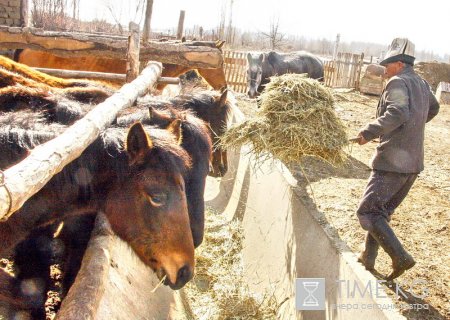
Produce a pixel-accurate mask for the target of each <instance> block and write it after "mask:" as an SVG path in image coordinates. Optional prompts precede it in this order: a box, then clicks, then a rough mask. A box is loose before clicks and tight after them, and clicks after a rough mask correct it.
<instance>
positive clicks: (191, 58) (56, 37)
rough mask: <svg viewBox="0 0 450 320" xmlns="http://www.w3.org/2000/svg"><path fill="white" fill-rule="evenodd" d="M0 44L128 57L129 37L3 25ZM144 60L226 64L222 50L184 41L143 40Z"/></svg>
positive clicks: (201, 65)
mask: <svg viewBox="0 0 450 320" xmlns="http://www.w3.org/2000/svg"><path fill="white" fill-rule="evenodd" d="M0 45H1V47H3V48H9V49H23V48H31V49H35V50H41V51H51V53H53V54H55V55H58V56H62V57H80V56H91V55H94V56H98V57H105V58H112V59H124V58H125V55H126V50H127V38H125V37H123V36H112V35H109V36H106V35H102V34H91V33H71V32H54V31H43V30H42V29H36V28H18V27H7V26H0ZM139 56H140V60H141V61H149V60H154V61H160V62H162V63H170V64H177V65H182V66H187V67H192V68H203V69H217V68H221V67H222V64H223V59H222V53H221V52H220V50H219V49H218V48H211V47H209V46H190V45H186V44H183V43H173V42H156V41H151V42H147V43H142V44H141V48H140V52H139Z"/></svg>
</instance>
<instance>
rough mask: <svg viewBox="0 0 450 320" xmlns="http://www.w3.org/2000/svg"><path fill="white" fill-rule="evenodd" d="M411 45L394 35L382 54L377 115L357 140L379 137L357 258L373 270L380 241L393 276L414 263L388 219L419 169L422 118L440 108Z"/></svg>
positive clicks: (360, 216)
mask: <svg viewBox="0 0 450 320" xmlns="http://www.w3.org/2000/svg"><path fill="white" fill-rule="evenodd" d="M414 59H415V58H414V44H412V42H410V41H409V40H408V39H400V38H397V39H394V41H393V42H392V44H391V46H390V48H389V50H388V52H387V54H386V56H385V58H384V60H383V61H381V62H380V64H381V65H382V66H385V67H386V76H387V78H388V79H389V80H388V82H387V84H386V88H385V90H384V91H383V93H382V95H381V98H380V101H379V102H378V107H377V119H376V120H375V121H373V122H371V123H369V124H368V125H367V126H366V127H365V128H364V129H362V130H361V131H360V132H359V134H358V138H357V140H358V141H357V142H358V143H359V144H360V145H363V144H366V143H367V142H369V141H371V140H373V139H375V138H379V139H380V144H379V145H378V147H377V150H376V153H375V155H374V157H373V159H372V169H373V170H372V174H371V176H370V178H369V182H368V184H367V187H366V190H365V191H364V195H363V198H362V200H361V203H360V205H359V208H358V210H357V215H358V219H359V222H360V224H361V226H362V228H363V229H364V230H367V231H368V232H367V235H366V241H365V249H364V251H363V252H362V253H361V255H360V257H359V259H358V261H359V262H361V263H362V264H364V266H365V267H366V269H367V270H374V266H375V259H376V257H377V253H378V248H379V246H381V247H382V248H383V249H384V250H385V251H386V252H387V253H388V254H389V256H390V257H391V259H392V269H393V270H392V272H391V274H389V275H388V276H387V277H386V279H387V280H392V279H395V278H397V277H398V276H400V275H401V274H403V273H404V272H405V271H406V270H408V269H410V268H412V267H413V266H414V265H415V261H414V259H413V257H412V256H411V255H409V254H408V252H407V251H406V250H405V249H404V248H403V246H402V244H401V243H400V241H399V240H398V239H397V237H396V236H395V233H394V232H393V230H392V229H391V227H390V226H389V224H388V222H389V221H390V219H391V215H392V214H393V212H394V210H395V209H396V208H397V207H398V206H399V205H400V203H401V202H402V201H403V199H404V198H405V197H406V195H407V194H408V191H409V190H410V188H411V186H412V185H413V183H414V181H415V180H416V178H417V175H418V174H419V173H420V172H421V171H422V170H423V157H424V151H423V144H424V130H425V123H426V122H428V121H430V120H431V119H432V118H433V117H434V116H436V114H437V113H438V112H439V103H438V102H437V100H436V98H435V96H434V95H433V93H432V92H431V89H430V86H429V85H428V83H427V82H426V81H425V80H423V79H422V78H420V77H419V76H418V75H417V74H416V73H415V72H414V69H413V64H414Z"/></svg>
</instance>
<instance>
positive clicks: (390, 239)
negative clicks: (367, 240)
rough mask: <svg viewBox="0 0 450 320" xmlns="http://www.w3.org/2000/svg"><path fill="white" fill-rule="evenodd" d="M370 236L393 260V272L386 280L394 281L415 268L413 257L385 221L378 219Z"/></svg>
mask: <svg viewBox="0 0 450 320" xmlns="http://www.w3.org/2000/svg"><path fill="white" fill-rule="evenodd" d="M370 234H371V235H372V236H373V237H374V238H375V239H376V240H377V241H378V243H379V244H380V246H381V247H382V248H383V249H384V251H386V253H387V254H388V255H389V256H390V257H391V259H392V272H391V274H390V275H388V276H387V277H386V280H388V281H390V280H393V279H395V278H397V277H399V276H401V275H402V274H403V273H404V272H405V271H406V270H408V269H411V268H412V267H414V265H415V264H416V262H415V261H414V259H413V257H411V255H409V253H408V252H406V250H405V249H404V248H403V246H402V244H401V243H400V241H399V240H398V239H397V237H396V236H395V233H394V231H393V230H392V229H391V227H390V226H389V224H388V222H387V221H386V220H385V219H378V220H377V221H376V222H375V223H374V224H373V229H372V230H371V231H370Z"/></svg>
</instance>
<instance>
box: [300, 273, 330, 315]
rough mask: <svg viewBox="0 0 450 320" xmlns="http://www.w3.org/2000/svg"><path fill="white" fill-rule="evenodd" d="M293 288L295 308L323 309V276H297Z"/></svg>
mask: <svg viewBox="0 0 450 320" xmlns="http://www.w3.org/2000/svg"><path fill="white" fill-rule="evenodd" d="M295 290H296V291H295V292H296V294H295V307H296V309H297V310H325V279H324V278H297V279H296V282H295Z"/></svg>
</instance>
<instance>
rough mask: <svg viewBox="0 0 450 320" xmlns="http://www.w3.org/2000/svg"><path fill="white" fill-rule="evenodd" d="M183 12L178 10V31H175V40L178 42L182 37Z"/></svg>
mask: <svg viewBox="0 0 450 320" xmlns="http://www.w3.org/2000/svg"><path fill="white" fill-rule="evenodd" d="M184 14H185V11H184V10H180V18H179V19H178V29H177V39H178V40H180V39H181V37H182V36H183V26H184Z"/></svg>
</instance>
